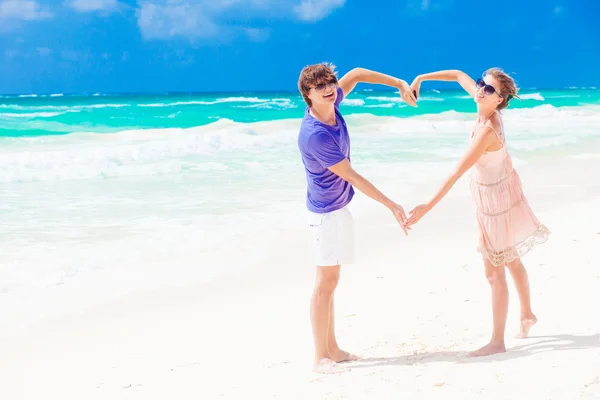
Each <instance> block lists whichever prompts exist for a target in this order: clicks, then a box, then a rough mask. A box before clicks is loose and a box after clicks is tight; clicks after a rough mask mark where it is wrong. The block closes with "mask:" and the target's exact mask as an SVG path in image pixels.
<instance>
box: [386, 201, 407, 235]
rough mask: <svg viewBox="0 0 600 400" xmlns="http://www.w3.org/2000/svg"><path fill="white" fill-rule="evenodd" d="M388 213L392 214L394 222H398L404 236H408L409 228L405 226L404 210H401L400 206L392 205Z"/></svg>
mask: <svg viewBox="0 0 600 400" xmlns="http://www.w3.org/2000/svg"><path fill="white" fill-rule="evenodd" d="M390 211H392V214H394V217H396V221H398V223H399V224H400V226H401V227H402V230H403V231H404V234H405V235H406V236H408V231H409V230H410V228H409V227H407V226H406V214H404V208H402V206H401V205H399V204H396V203H394V205H393V206H392V207H391V208H390Z"/></svg>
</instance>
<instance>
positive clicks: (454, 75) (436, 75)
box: [410, 69, 477, 97]
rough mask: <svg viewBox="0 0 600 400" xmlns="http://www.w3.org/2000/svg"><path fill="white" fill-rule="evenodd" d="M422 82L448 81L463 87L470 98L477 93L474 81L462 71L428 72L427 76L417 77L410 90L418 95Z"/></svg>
mask: <svg viewBox="0 0 600 400" xmlns="http://www.w3.org/2000/svg"><path fill="white" fill-rule="evenodd" d="M424 81H446V82H447V81H450V82H458V83H459V84H460V86H462V87H463V89H465V90H466V91H467V93H469V95H471V97H475V93H477V86H476V84H475V81H474V80H473V79H472V78H471V77H470V76H469V75H467V74H465V73H464V72H462V71H459V70H456V69H451V70H445V71H437V72H430V73H428V74H422V75H419V76H417V77H416V78H415V79H414V81H413V83H412V84H411V85H410V87H411V88H412V90H414V91H416V92H417V95H418V94H419V89H420V87H421V82H424Z"/></svg>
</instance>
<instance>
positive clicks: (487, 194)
mask: <svg viewBox="0 0 600 400" xmlns="http://www.w3.org/2000/svg"><path fill="white" fill-rule="evenodd" d="M483 124H485V121H484V122H483V123H482V124H480V125H478V126H476V127H475V129H474V131H473V133H472V134H471V140H472V139H473V137H474V136H475V135H476V134H477V132H478V130H479V128H480V127H483ZM492 130H493V131H494V132H495V133H496V135H497V136H498V139H499V140H500V141H501V142H502V144H503V145H502V147H501V148H500V149H499V150H497V151H491V152H486V153H484V154H483V155H482V156H481V157H480V158H479V160H477V162H476V163H475V165H473V167H472V168H471V178H470V182H469V186H470V188H471V195H472V198H473V203H474V206H475V211H476V214H477V224H478V225H479V231H480V238H479V248H478V251H479V252H481V253H482V254H483V256H484V257H486V258H487V259H489V261H490V262H491V263H492V264H493V265H494V266H501V265H504V264H506V263H509V262H511V261H513V260H516V259H518V258H520V257H523V256H524V255H525V254H527V253H528V252H529V251H530V250H532V249H533V248H534V247H535V246H536V245H537V244H541V243H544V242H545V241H546V240H548V236H549V235H550V231H549V230H548V228H547V227H546V226H545V225H543V224H541V223H540V222H539V221H538V219H537V218H536V216H535V215H534V214H533V211H532V210H531V208H530V207H529V203H528V202H527V199H526V198H525V195H524V194H523V189H522V187H521V179H520V178H519V175H518V174H517V171H516V170H515V169H514V168H513V165H512V160H511V157H510V154H509V153H508V150H507V148H506V138H505V137H504V126H503V125H502V129H501V131H500V134H498V132H496V130H495V129H493V128H492Z"/></svg>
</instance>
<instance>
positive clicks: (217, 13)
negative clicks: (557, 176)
mask: <svg viewBox="0 0 600 400" xmlns="http://www.w3.org/2000/svg"><path fill="white" fill-rule="evenodd" d="M375 6H377V7H380V8H375ZM598 16H600V5H599V2H598V1H596V0H570V1H567V0H519V1H501V2H500V1H494V2H484V1H475V0H379V1H366V0H0V93H90V92H91V93H95V92H104V93H106V92H179V91H183V92H193V91H251V90H295V88H296V81H297V77H298V73H299V71H300V69H301V68H302V67H303V66H304V65H307V64H311V63H316V62H320V61H330V62H333V63H334V64H336V65H337V66H338V69H339V71H340V73H344V72H347V71H348V70H350V69H351V68H353V67H357V66H360V67H365V68H370V69H374V70H378V71H381V72H385V73H388V74H392V75H395V76H398V77H401V78H404V79H406V80H408V81H410V80H411V79H412V78H413V77H414V75H415V74H418V73H420V72H427V71H431V70H437V69H447V68H458V69H462V70H464V71H466V72H468V73H469V74H471V75H472V76H479V75H480V74H481V72H482V71H483V70H484V69H486V68H488V67H491V66H500V67H502V68H504V69H505V70H506V71H508V72H513V73H516V74H515V78H516V79H517V80H518V82H519V84H520V85H521V86H522V87H538V88H544V87H568V86H579V87H581V86H600V79H599V77H598V76H599V74H598V70H600V67H599V62H600V28H599V27H600V24H599V23H598Z"/></svg>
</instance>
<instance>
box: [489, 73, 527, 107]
mask: <svg viewBox="0 0 600 400" xmlns="http://www.w3.org/2000/svg"><path fill="white" fill-rule="evenodd" d="M485 75H490V76H492V77H494V79H496V80H497V81H498V82H500V85H502V88H500V89H498V88H496V89H497V90H499V91H500V96H502V103H500V104H498V107H496V109H497V110H498V111H501V110H504V109H505V108H506V107H507V106H508V102H509V101H511V100H512V99H513V98H514V97H516V98H519V96H517V93H518V91H519V88H518V87H517V85H516V84H515V80H514V79H513V78H511V77H510V76H509V75H508V74H507V73H506V72H504V71H503V70H502V69H500V68H490V69H488V70H487V71H485V74H484V76H485Z"/></svg>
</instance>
